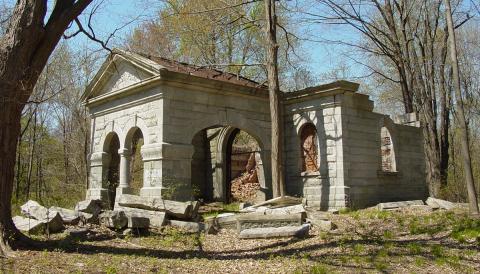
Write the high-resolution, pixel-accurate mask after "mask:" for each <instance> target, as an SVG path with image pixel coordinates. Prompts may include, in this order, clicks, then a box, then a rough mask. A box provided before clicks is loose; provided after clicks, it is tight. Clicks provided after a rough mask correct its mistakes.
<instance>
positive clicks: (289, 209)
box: [265, 204, 306, 215]
mask: <svg viewBox="0 0 480 274" xmlns="http://www.w3.org/2000/svg"><path fill="white" fill-rule="evenodd" d="M305 212H306V211H305V208H304V207H303V205H301V204H300V205H293V206H286V207H279V208H268V209H266V210H265V214H267V215H268V214H270V215H282V214H299V213H305Z"/></svg>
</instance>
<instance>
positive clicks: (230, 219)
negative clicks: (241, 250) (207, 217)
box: [215, 213, 237, 229]
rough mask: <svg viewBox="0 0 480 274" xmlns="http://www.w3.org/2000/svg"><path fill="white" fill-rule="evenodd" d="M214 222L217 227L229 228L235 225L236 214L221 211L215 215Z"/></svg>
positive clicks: (233, 227)
mask: <svg viewBox="0 0 480 274" xmlns="http://www.w3.org/2000/svg"><path fill="white" fill-rule="evenodd" d="M215 222H216V224H217V226H218V228H231V229H235V228H236V227H237V215H235V213H222V214H218V215H217V216H216V217H215Z"/></svg>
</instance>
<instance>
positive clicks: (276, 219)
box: [237, 214, 302, 232]
mask: <svg viewBox="0 0 480 274" xmlns="http://www.w3.org/2000/svg"><path fill="white" fill-rule="evenodd" d="M299 225H302V214H283V215H262V214H245V215H240V216H238V217H237V230H238V232H241V231H243V230H245V229H250V228H260V227H263V228H265V227H283V226H299Z"/></svg>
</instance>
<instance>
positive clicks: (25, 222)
mask: <svg viewBox="0 0 480 274" xmlns="http://www.w3.org/2000/svg"><path fill="white" fill-rule="evenodd" d="M12 220H13V223H14V224H15V227H17V229H18V230H20V231H23V232H26V233H28V234H34V235H35V234H42V233H44V231H45V222H42V221H38V220H35V219H30V218H24V217H22V216H15V217H13V218H12Z"/></svg>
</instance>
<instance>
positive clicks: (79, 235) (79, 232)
mask: <svg viewBox="0 0 480 274" xmlns="http://www.w3.org/2000/svg"><path fill="white" fill-rule="evenodd" d="M65 232H66V233H67V234H68V235H69V236H70V237H72V238H76V239H85V238H87V237H88V236H89V235H92V234H94V232H93V231H91V230H90V229H88V228H68V229H67V230H66V231H65Z"/></svg>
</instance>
